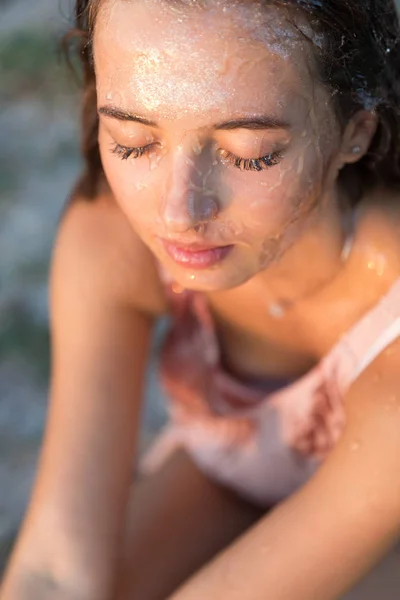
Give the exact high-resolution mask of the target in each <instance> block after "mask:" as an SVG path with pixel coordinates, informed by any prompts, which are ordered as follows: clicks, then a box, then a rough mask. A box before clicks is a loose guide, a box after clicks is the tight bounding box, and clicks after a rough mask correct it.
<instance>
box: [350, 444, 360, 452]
mask: <svg viewBox="0 0 400 600" xmlns="http://www.w3.org/2000/svg"><path fill="white" fill-rule="evenodd" d="M360 448H361V444H360V442H353V443H352V445H351V451H352V452H358V451H359V449H360Z"/></svg>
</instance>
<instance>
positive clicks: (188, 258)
mask: <svg viewBox="0 0 400 600" xmlns="http://www.w3.org/2000/svg"><path fill="white" fill-rule="evenodd" d="M161 242H162V245H163V247H164V249H165V251H166V252H167V254H168V256H169V257H170V258H172V260H173V261H174V262H175V263H177V264H178V265H181V266H183V267H187V268H190V269H209V268H210V267H213V266H214V265H216V264H218V263H219V262H221V261H222V260H224V258H225V257H226V256H227V255H228V254H229V253H230V252H231V250H232V248H233V246H232V245H228V246H210V245H206V244H200V243H193V244H187V245H184V244H179V243H177V242H171V241H169V240H164V239H161Z"/></svg>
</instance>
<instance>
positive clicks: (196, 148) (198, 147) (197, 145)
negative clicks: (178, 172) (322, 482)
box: [192, 142, 202, 156]
mask: <svg viewBox="0 0 400 600" xmlns="http://www.w3.org/2000/svg"><path fill="white" fill-rule="evenodd" d="M192 150H193V152H194V154H195V155H196V156H199V155H200V154H201V150H202V148H201V144H200V143H199V142H197V143H195V144H193V146H192Z"/></svg>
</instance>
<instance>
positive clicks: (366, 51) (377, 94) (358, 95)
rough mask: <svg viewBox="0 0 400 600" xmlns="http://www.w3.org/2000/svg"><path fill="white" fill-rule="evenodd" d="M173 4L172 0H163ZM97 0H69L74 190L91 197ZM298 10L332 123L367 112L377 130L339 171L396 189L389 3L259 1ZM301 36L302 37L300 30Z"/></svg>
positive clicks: (397, 127)
mask: <svg viewBox="0 0 400 600" xmlns="http://www.w3.org/2000/svg"><path fill="white" fill-rule="evenodd" d="M165 1H166V2H168V1H174V2H176V1H177V0H165ZM100 3H101V0H77V1H76V4H75V29H74V30H73V32H71V33H72V34H73V35H72V36H69V39H71V37H78V39H79V43H78V48H79V57H80V62H81V66H82V73H83V106H82V153H83V157H84V160H85V167H84V172H83V174H82V177H81V179H80V181H79V183H78V185H77V188H76V190H75V192H76V193H77V194H81V195H84V196H86V197H87V198H94V197H95V196H96V194H98V193H99V189H100V186H101V185H102V184H106V178H105V175H104V172H103V168H102V164H101V159H100V152H99V145H98V126H99V123H98V115H97V96H96V81H95V73H94V66H93V60H92V52H91V39H92V33H93V27H94V25H95V20H96V16H97V11H98V8H99V5H100ZM263 3H264V4H265V5H266V6H267V5H271V4H274V5H277V6H284V7H286V8H288V9H292V10H293V9H296V10H301V11H303V12H304V14H305V15H306V16H307V18H308V21H309V23H310V25H311V27H312V29H313V30H314V31H315V32H317V33H319V34H322V40H323V43H322V44H316V43H314V42H313V41H312V39H311V38H307V39H308V40H309V41H310V43H313V45H314V49H315V52H314V54H315V58H316V64H317V70H318V76H319V77H320V78H321V80H322V81H323V82H324V83H325V84H326V85H327V86H328V87H329V89H330V90H331V92H332V95H333V98H334V104H335V108H336V112H337V116H338V119H339V123H342V124H344V123H345V122H346V121H347V120H348V119H349V118H350V117H351V116H352V115H353V114H355V113H356V112H357V111H358V110H361V109H367V110H374V111H375V112H376V114H377V116H378V121H379V122H378V128H377V131H376V134H375V136H374V138H373V141H372V144H371V146H370V148H369V151H368V153H367V155H366V156H365V157H363V158H362V159H361V160H360V161H359V162H358V163H356V164H355V165H350V166H347V167H346V168H345V169H343V171H344V172H345V171H347V174H349V173H350V174H351V175H352V176H353V178H354V175H356V178H357V180H358V181H359V182H361V183H362V185H363V186H366V185H367V186H375V185H384V186H391V187H399V188H400V25H399V19H398V15H397V11H396V7H395V3H394V0H263ZM190 4H191V6H195V5H196V0H191V2H190ZM302 35H305V34H302Z"/></svg>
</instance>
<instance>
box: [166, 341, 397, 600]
mask: <svg viewBox="0 0 400 600" xmlns="http://www.w3.org/2000/svg"><path fill="white" fill-rule="evenodd" d="M399 359H400V342H396V344H395V345H394V346H393V348H392V349H391V351H390V353H386V354H385V355H383V356H381V357H380V358H379V359H378V360H377V361H375V363H374V364H373V365H372V366H371V367H370V368H369V369H368V371H367V372H366V373H365V374H364V375H363V376H362V377H361V378H360V380H359V381H358V382H357V383H356V384H355V385H354V386H353V389H352V390H351V391H350V393H349V396H348V398H347V402H346V405H347V413H348V424H347V428H346V431H345V433H344V435H343V438H342V440H341V441H340V443H339V444H338V446H337V448H336V449H335V450H334V452H333V453H332V455H331V456H330V457H329V459H328V460H327V461H326V463H325V464H324V465H323V466H322V467H321V469H320V471H319V472H318V474H317V475H316V476H315V477H314V478H313V479H312V480H311V481H310V482H309V483H308V484H307V485H306V486H305V487H304V488H303V489H302V490H301V491H300V492H299V493H297V494H296V495H294V496H293V497H291V498H290V499H289V500H288V501H287V502H285V503H283V504H282V505H281V506H279V507H278V508H277V509H276V510H275V511H273V512H272V514H271V515H270V516H267V517H266V518H265V519H263V520H262V521H261V522H260V523H259V524H257V525H256V526H255V527H254V528H253V529H252V530H251V531H250V532H249V533H248V534H246V535H245V536H243V538H242V539H241V540H240V541H239V542H237V543H236V544H235V545H234V546H232V547H230V548H229V549H228V550H227V551H226V552H224V553H223V554H222V555H221V556H220V557H219V558H217V559H216V560H215V561H214V562H213V563H211V564H210V565H209V566H208V567H207V568H205V569H204V570H203V571H202V572H200V573H199V574H198V575H197V576H196V577H195V578H194V579H192V580H191V581H190V582H189V583H188V584H187V585H185V586H184V587H183V588H182V589H181V590H180V591H178V592H177V593H176V594H174V595H173V596H172V598H173V600H203V599H204V598H208V599H209V600H224V599H225V598H227V599H228V598H229V600H239V599H240V600H264V599H265V598H273V599H274V600H293V598H296V600H314V599H315V600H336V599H337V598H340V597H341V595H342V594H343V593H345V592H346V591H347V590H348V589H350V588H351V587H352V586H353V585H355V584H356V583H357V582H358V581H359V580H360V579H361V578H362V577H363V576H364V575H366V573H367V572H368V571H369V570H370V569H371V568H372V567H373V566H374V565H375V564H376V563H377V562H378V561H379V559H380V558H381V557H382V556H383V555H384V554H385V553H386V552H387V551H388V550H389V549H390V547H391V546H392V545H394V543H395V541H396V540H397V539H398V537H399V535H400V469H399V465H400V462H399V456H400V377H399V374H398V365H399Z"/></svg>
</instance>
